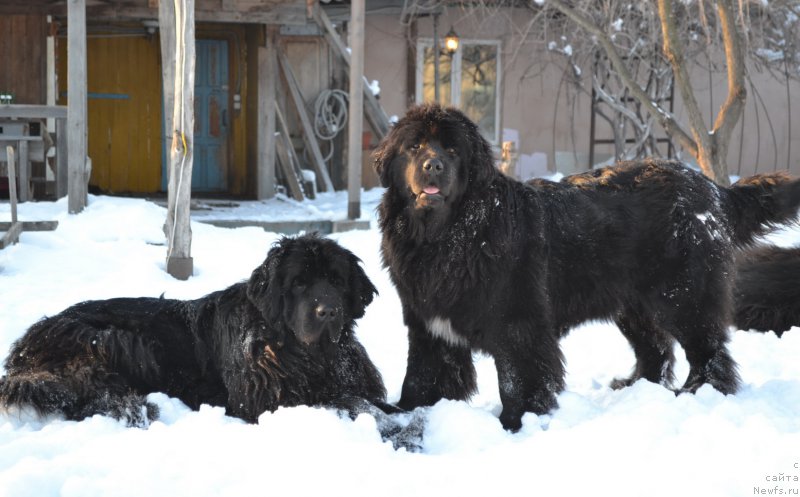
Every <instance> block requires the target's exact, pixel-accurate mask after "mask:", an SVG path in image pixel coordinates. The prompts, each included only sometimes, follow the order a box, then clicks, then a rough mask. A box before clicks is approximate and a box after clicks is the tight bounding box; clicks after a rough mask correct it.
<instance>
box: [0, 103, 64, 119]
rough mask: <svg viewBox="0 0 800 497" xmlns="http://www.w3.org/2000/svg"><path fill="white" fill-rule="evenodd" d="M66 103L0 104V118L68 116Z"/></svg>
mask: <svg viewBox="0 0 800 497" xmlns="http://www.w3.org/2000/svg"><path fill="white" fill-rule="evenodd" d="M66 117H67V107H66V106H65V105H22V104H12V105H0V118H11V119H47V118H66Z"/></svg>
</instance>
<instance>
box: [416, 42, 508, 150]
mask: <svg viewBox="0 0 800 497" xmlns="http://www.w3.org/2000/svg"><path fill="white" fill-rule="evenodd" d="M433 60H434V54H433V40H432V39H420V40H419V41H418V42H417V91H416V98H417V102H420V103H421V102H433V101H434V100H435V98H434V94H435V88H434V65H433ZM500 68H501V65H500V42H499V41H494V40H492V41H480V40H461V43H460V44H459V47H458V50H457V51H456V52H455V53H454V54H453V55H449V54H448V53H447V52H445V51H444V50H443V49H442V50H440V52H439V103H441V104H442V105H452V106H454V107H457V108H459V109H461V111H462V112H464V113H465V114H466V115H467V116H469V118H470V119H472V120H473V121H475V122H476V123H477V124H478V127H479V128H480V130H481V132H482V133H483V136H484V137H485V138H486V139H487V140H489V141H490V142H492V143H494V144H497V143H499V141H500V130H499V121H500V92H499V91H498V88H499V86H500V77H501V74H500V73H501V71H500Z"/></svg>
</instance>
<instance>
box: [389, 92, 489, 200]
mask: <svg viewBox="0 0 800 497" xmlns="http://www.w3.org/2000/svg"><path fill="white" fill-rule="evenodd" d="M373 159H374V166H375V171H376V172H377V173H378V176H379V177H380V179H381V184H382V185H383V186H384V187H387V188H389V189H390V190H394V192H396V193H397V194H399V195H401V196H404V198H405V202H406V204H407V205H409V206H412V207H413V208H414V209H415V211H418V212H423V211H431V210H433V211H436V210H445V211H448V210H450V209H453V208H455V207H456V206H458V204H459V202H460V200H461V198H462V197H463V195H464V193H465V192H466V191H467V189H468V188H472V189H480V188H482V187H483V186H485V185H486V184H488V182H489V181H491V179H492V178H493V177H494V175H495V174H497V173H496V169H495V168H494V163H493V159H492V154H491V147H490V146H489V143H488V142H487V141H486V140H485V139H484V138H483V137H482V136H481V134H480V132H479V131H478V127H477V126H476V125H475V123H473V122H472V121H471V120H470V119H469V118H468V117H467V116H465V115H464V114H463V113H462V112H460V111H459V110H456V109H453V108H443V107H441V106H439V105H437V104H425V105H420V106H417V107H412V108H411V109H410V110H409V111H408V112H407V113H406V115H405V117H403V118H402V119H401V120H400V121H399V122H398V123H397V124H396V125H395V126H394V127H393V128H392V130H391V131H390V132H389V134H388V135H387V136H386V138H384V140H383V141H382V142H381V144H380V145H379V146H378V148H377V150H376V151H375V152H374V154H373Z"/></svg>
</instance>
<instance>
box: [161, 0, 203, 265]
mask: <svg viewBox="0 0 800 497" xmlns="http://www.w3.org/2000/svg"><path fill="white" fill-rule="evenodd" d="M164 3H167V2H164ZM159 25H160V26H161V28H162V30H163V29H175V36H174V40H175V46H174V49H173V50H174V52H175V59H174V63H175V86H174V89H173V90H172V91H173V93H174V100H173V109H171V110H172V123H173V128H174V129H175V132H174V134H173V137H172V145H171V147H170V154H169V171H170V173H169V178H170V179H169V187H168V188H169V195H168V204H167V221H166V228H165V229H166V235H167V243H168V248H167V272H168V273H169V274H170V275H172V276H173V277H175V278H177V279H181V280H186V279H189V277H190V276H191V275H192V272H193V261H192V257H191V247H192V229H191V218H190V207H191V191H192V164H193V161H194V79H195V78H194V76H195V74H194V73H195V17H194V0H180V1H176V2H175V3H174V8H172V9H159ZM166 111H167V112H169V111H170V109H167V110H166Z"/></svg>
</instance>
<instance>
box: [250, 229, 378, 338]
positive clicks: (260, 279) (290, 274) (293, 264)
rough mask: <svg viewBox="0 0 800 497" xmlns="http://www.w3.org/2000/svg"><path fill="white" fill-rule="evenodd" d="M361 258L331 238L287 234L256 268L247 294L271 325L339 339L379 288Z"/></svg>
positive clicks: (295, 333) (299, 334) (296, 335)
mask: <svg viewBox="0 0 800 497" xmlns="http://www.w3.org/2000/svg"><path fill="white" fill-rule="evenodd" d="M359 262H360V261H359V259H358V258H357V257H356V256H355V255H353V253H352V252H350V251H349V250H347V249H345V248H343V247H341V246H340V245H338V244H337V243H336V242H334V241H332V240H328V239H325V238H320V237H318V236H316V235H306V236H301V237H296V238H283V239H282V240H280V241H279V242H278V243H277V244H276V245H275V246H274V247H273V248H272V249H271V250H270V251H269V254H268V255H267V259H266V260H265V261H264V263H263V264H261V265H260V266H259V267H257V268H256V269H255V270H254V271H253V274H252V275H251V276H250V281H249V282H248V284H247V296H248V298H249V299H250V301H251V302H252V303H253V305H255V306H256V308H257V309H259V311H260V312H261V314H262V316H263V317H264V319H265V320H266V322H267V323H268V324H269V325H270V326H271V327H273V328H276V329H281V330H284V331H285V332H286V333H287V334H291V335H293V336H294V338H295V339H296V340H297V341H299V342H301V343H303V344H305V345H314V344H317V343H319V342H320V341H322V340H328V341H331V342H338V341H339V339H340V337H341V335H342V333H343V332H347V331H348V330H350V329H351V328H352V326H353V322H354V321H355V320H356V319H358V318H360V317H362V316H363V315H364V311H365V309H366V307H367V305H369V303H370V302H372V299H373V297H374V296H375V294H377V293H378V291H377V290H376V289H375V287H374V286H373V285H372V282H371V281H370V280H369V278H368V277H367V275H366V274H365V273H364V270H363V269H362V268H361V266H360V265H359ZM287 339H289V338H288V337H287Z"/></svg>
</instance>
